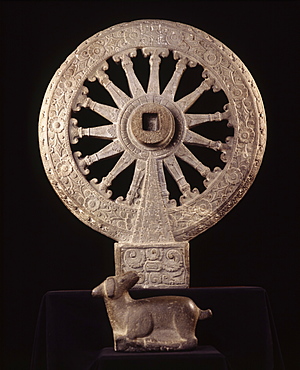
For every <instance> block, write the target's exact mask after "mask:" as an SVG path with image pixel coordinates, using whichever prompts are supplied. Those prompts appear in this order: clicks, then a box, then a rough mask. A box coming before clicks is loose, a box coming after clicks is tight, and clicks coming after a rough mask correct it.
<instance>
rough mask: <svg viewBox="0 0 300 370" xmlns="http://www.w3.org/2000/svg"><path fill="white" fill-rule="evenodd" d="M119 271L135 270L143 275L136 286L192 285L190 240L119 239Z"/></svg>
mask: <svg viewBox="0 0 300 370" xmlns="http://www.w3.org/2000/svg"><path fill="white" fill-rule="evenodd" d="M115 266H116V275H120V274H122V273H124V272H127V271H135V272H136V273H138V275H139V277H140V279H139V281H138V283H137V284H136V285H135V286H134V288H133V289H148V288H156V289H157V288H158V289H165V288H188V287H189V280H190V268H189V243H188V242H173V243H156V244H128V243H115Z"/></svg>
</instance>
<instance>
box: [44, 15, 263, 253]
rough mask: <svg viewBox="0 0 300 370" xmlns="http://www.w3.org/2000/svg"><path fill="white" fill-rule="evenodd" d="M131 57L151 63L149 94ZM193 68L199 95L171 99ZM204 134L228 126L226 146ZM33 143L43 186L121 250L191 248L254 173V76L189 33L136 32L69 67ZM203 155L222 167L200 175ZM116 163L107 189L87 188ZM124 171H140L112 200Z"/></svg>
mask: <svg viewBox="0 0 300 370" xmlns="http://www.w3.org/2000/svg"><path fill="white" fill-rule="evenodd" d="M138 54H139V55H143V57H144V58H146V59H148V62H149V64H148V69H147V70H146V71H145V74H147V73H148V74H149V78H148V81H147V86H143V85H142V83H141V81H140V80H139V78H138V77H137V74H136V73H135V58H136V56H137V55H138ZM170 57H172V58H173V59H174V61H175V63H176V64H175V67H174V70H173V71H171V72H172V73H171V75H170V76H171V77H170V78H169V80H168V82H167V83H166V85H165V86H163V87H162V86H160V79H161V76H160V68H161V66H162V65H163V63H164V61H165V60H166V58H170ZM111 60H113V61H114V62H115V63H119V64H120V66H119V68H120V69H121V70H123V71H124V73H125V76H126V80H127V83H128V87H129V93H127V92H126V91H124V89H121V88H120V87H118V81H117V80H116V81H114V79H113V76H110V74H109V63H111ZM197 66H201V67H202V76H201V75H199V76H198V78H199V84H198V86H197V87H196V88H193V89H191V91H189V93H187V94H185V95H184V96H182V97H180V98H178V99H177V98H176V93H177V90H178V86H179V84H180V80H181V78H182V76H184V73H186V71H187V70H190V69H192V68H195V67H196V68H197ZM196 68H195V70H196ZM90 83H93V84H98V85H99V86H101V88H102V89H103V92H105V90H106V92H108V93H109V95H110V97H111V98H112V101H113V104H111V105H110V104H105V103H103V101H102V96H100V95H99V97H98V98H97V99H92V98H91V96H90V93H89V89H88V87H87V85H88V84H90ZM219 91H222V92H223V93H224V95H225V96H226V104H225V106H224V108H223V109H222V110H220V111H215V112H210V113H201V112H199V113H195V112H191V111H190V108H191V107H192V106H193V105H194V104H195V103H196V102H197V101H198V100H200V99H202V97H203V96H204V95H205V94H207V93H208V92H209V93H211V92H213V93H217V92H219ZM212 95H213V94H212ZM212 99H213V97H212ZM84 110H91V111H94V112H96V113H97V114H98V115H99V116H101V117H102V118H105V120H106V123H105V124H99V125H98V126H97V125H94V126H93V127H89V124H88V122H81V121H80V119H79V118H77V116H76V112H79V111H81V112H82V111H84ZM78 117H79V116H78ZM207 122H210V124H212V125H215V127H216V131H217V130H218V125H219V124H221V123H222V124H224V122H225V123H226V124H227V126H228V127H230V128H231V135H229V136H228V137H227V138H226V139H225V140H212V139H210V138H209V137H206V136H205V135H201V134H199V133H197V132H196V131H197V130H196V129H197V127H199V126H201V125H203V124H204V123H207ZM39 134H40V149H41V154H42V159H43V163H44V167H45V170H46V173H47V175H48V177H49V180H50V182H51V184H52V186H53V187H54V189H55V190H56V192H57V193H58V195H59V197H60V198H61V199H62V201H63V202H64V203H65V205H66V206H67V207H68V208H69V209H70V210H71V211H72V212H73V213H74V214H75V215H76V216H77V217H78V218H79V219H80V220H81V221H83V222H84V223H86V224H87V225H88V226H90V227H92V228H93V229H95V230H97V231H99V232H101V233H103V234H105V235H107V236H109V237H111V238H113V239H114V240H117V241H119V242H122V243H143V242H144V241H145V240H147V243H149V244H151V243H155V242H159V243H163V242H165V243H169V242H173V241H175V242H183V241H188V240H190V239H192V238H193V237H195V236H197V235H198V234H200V233H202V232H203V231H205V230H206V229H208V228H209V227H211V226H213V225H214V224H215V223H216V222H218V221H219V220H220V219H221V218H222V217H223V216H224V215H225V214H227V213H228V212H229V211H230V210H231V209H232V207H234V206H235V205H236V204H237V203H238V201H239V200H240V199H241V198H242V197H243V196H244V194H245V193H246V191H247V190H248V188H249V186H250V185H251V184H252V182H253V181H254V178H255V176H256V174H257V171H258V169H259V167H260V164H261V160H262V157H263V153H264V148H265V141H266V123H265V115H264V108H263V103H262V100H261V97H260V94H259V91H258V89H257V87H256V84H255V82H254V80H253V78H252V76H251V75H250V73H249V72H248V70H247V68H246V67H245V66H244V64H243V63H242V62H241V61H240V60H239V58H238V57H237V56H236V55H235V54H234V53H233V52H232V51H230V50H229V49H228V48H227V47H226V46H224V45H223V44H222V43H221V42H219V41H218V40H216V39H214V38H213V37H211V36H210V35H208V34H206V33H205V32H203V31H200V30H198V29H196V28H193V27H191V26H187V25H184V24H180V23H174V22H170V21H161V20H141V21H134V22H130V23H124V24H120V25H116V26H114V27H111V28H109V29H106V30H104V31H102V32H99V33H97V34H96V35H94V36H92V37H91V38H89V39H88V40H87V41H85V42H84V43H82V44H81V45H80V46H79V47H78V48H77V49H76V50H75V51H74V52H73V53H72V54H71V55H70V56H69V57H68V58H67V60H66V61H65V62H64V63H63V64H62V66H61V67H60V68H59V69H58V71H57V72H56V73H55V75H54V77H53V79H52V81H51V83H50V85H49V87H48V90H47V92H46V95H45V98H44V102H43V105H42V109H41V115H40V123H39ZM91 137H93V138H98V139H101V140H100V141H101V142H102V140H105V141H106V144H105V145H104V146H103V145H102V146H101V147H99V150H96V151H94V152H93V153H90V154H87V155H83V154H82V153H81V152H80V151H79V150H78V149H77V146H78V145H79V144H80V142H81V141H82V140H85V141H86V142H88V140H90V139H91ZM100 141H99V143H100ZM199 147H202V148H204V149H205V150H207V151H216V152H218V153H219V158H220V159H221V161H222V163H224V166H223V167H222V166H221V167H222V168H221V167H220V166H215V167H209V166H208V165H207V164H206V163H204V162H203V163H202V161H201V158H199V156H197V155H195V154H194V152H195V151H194V148H196V149H197V148H199ZM116 155H119V156H120V157H119V159H118V160H117V162H116V164H115V165H114V166H113V167H112V168H111V169H110V171H108V173H106V174H103V176H104V177H103V178H98V177H93V178H90V177H89V176H90V174H89V172H91V173H92V171H93V165H94V164H95V163H97V162H98V163H101V162H102V161H103V160H104V159H107V158H110V157H113V156H116ZM182 161H183V162H185V163H186V164H187V165H188V166H190V167H192V168H194V169H195V170H196V171H197V172H198V174H199V184H200V183H201V186H202V182H203V184H204V190H202V191H199V189H198V188H199V187H194V188H191V186H190V184H189V182H188V181H187V179H186V177H185V174H184V171H183V170H182V165H181V163H182ZM130 165H133V166H134V168H135V169H134V173H133V176H132V181H131V185H130V187H129V190H128V192H127V193H126V194H123V195H122V196H119V197H117V198H116V199H114V197H113V194H112V190H111V188H110V187H111V184H112V182H113V181H114V179H115V178H116V177H117V176H118V175H120V174H121V173H122V172H123V171H124V170H125V169H126V168H128V167H129V166H130ZM166 172H168V173H169V174H170V175H171V177H172V178H173V179H174V180H175V182H176V184H177V186H178V189H179V191H180V193H181V196H180V199H179V201H178V202H177V201H176V200H174V199H172V197H170V195H169V191H168V183H167V181H166V177H165V173H166ZM155 253H156V252H155ZM172 258H175V257H174V256H173V257H172Z"/></svg>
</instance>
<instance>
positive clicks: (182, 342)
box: [92, 271, 212, 352]
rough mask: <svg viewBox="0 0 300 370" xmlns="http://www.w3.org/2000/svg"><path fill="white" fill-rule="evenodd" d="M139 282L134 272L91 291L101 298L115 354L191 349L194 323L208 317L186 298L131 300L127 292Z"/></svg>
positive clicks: (196, 341) (206, 311)
mask: <svg viewBox="0 0 300 370" xmlns="http://www.w3.org/2000/svg"><path fill="white" fill-rule="evenodd" d="M138 280H139V277H138V275H137V274H136V273H135V272H131V271H130V272H126V273H124V274H122V275H118V276H111V277H108V278H107V279H106V280H105V281H103V282H102V283H101V284H100V285H98V286H97V287H96V288H95V289H93V291H92V295H93V296H94V297H99V296H100V297H103V298H104V301H105V305H106V310H107V313H108V317H109V320H110V324H111V327H112V330H113V336H114V349H115V351H127V352H141V351H178V350H188V349H193V348H195V347H196V346H197V343H198V340H197V338H196V336H195V329H196V325H197V321H198V320H203V319H206V318H208V317H211V316H212V312H211V310H205V311H202V310H201V309H200V308H198V307H197V306H196V304H195V303H194V302H193V301H192V300H191V299H190V298H188V297H178V296H162V297H152V298H144V299H132V298H131V296H130V295H129V293H128V290H129V289H130V288H132V287H133V286H134V285H135V284H136V283H137V281H138Z"/></svg>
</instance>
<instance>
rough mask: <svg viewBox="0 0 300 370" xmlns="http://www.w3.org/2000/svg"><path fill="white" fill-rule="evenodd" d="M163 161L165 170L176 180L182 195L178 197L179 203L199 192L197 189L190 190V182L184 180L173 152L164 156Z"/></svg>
mask: <svg viewBox="0 0 300 370" xmlns="http://www.w3.org/2000/svg"><path fill="white" fill-rule="evenodd" d="M163 161H164V165H165V166H166V168H167V170H168V171H169V172H170V174H171V176H172V177H173V179H174V180H175V181H176V183H177V185H178V187H179V190H180V191H181V193H182V195H183V196H182V197H180V201H181V203H183V202H184V201H186V200H188V199H191V198H193V197H195V195H197V194H199V191H198V189H193V191H191V187H190V184H189V183H188V182H187V181H186V179H185V177H184V175H183V173H182V171H181V168H180V166H179V164H178V162H177V160H176V158H175V155H174V154H172V155H170V156H169V157H167V158H165V159H164V160H163Z"/></svg>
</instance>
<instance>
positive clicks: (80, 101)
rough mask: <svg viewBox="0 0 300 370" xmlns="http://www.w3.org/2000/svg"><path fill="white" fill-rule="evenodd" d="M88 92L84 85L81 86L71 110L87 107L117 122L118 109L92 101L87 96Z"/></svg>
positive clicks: (76, 110)
mask: <svg viewBox="0 0 300 370" xmlns="http://www.w3.org/2000/svg"><path fill="white" fill-rule="evenodd" d="M88 92H89V90H88V88H87V87H86V86H82V88H81V90H80V92H79V94H78V96H77V99H76V100H75V104H74V105H73V107H72V109H73V111H75V112H78V111H80V109H81V108H82V107H83V108H89V109H91V110H92V111H94V112H96V113H98V114H99V115H100V116H102V117H104V118H106V119H107V120H108V121H110V122H112V123H115V122H117V118H118V115H119V112H120V110H119V109H117V108H114V107H111V106H109V105H105V104H100V103H97V102H95V101H93V100H92V99H91V98H89V97H88V96H87V94H88Z"/></svg>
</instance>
